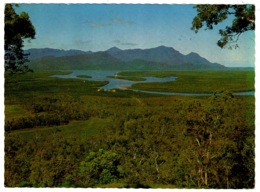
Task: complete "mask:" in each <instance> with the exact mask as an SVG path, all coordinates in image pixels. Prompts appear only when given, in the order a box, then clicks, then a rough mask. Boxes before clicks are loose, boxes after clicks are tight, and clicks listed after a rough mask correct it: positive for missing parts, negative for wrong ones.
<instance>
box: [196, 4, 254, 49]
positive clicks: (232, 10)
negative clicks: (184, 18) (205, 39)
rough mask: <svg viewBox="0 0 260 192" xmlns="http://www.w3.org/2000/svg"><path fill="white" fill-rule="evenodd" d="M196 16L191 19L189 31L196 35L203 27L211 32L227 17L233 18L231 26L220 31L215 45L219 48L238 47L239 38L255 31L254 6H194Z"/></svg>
mask: <svg viewBox="0 0 260 192" xmlns="http://www.w3.org/2000/svg"><path fill="white" fill-rule="evenodd" d="M195 8H196V9H197V16H195V17H194V18H193V21H192V27H191V29H192V30H194V31H195V33H197V32H198V31H199V29H201V28H202V27H203V26H204V25H205V28H206V29H209V30H212V29H213V25H218V24H219V23H221V22H222V21H224V20H226V19H227V18H228V17H234V19H233V21H232V25H231V26H226V28H225V29H220V30H219V34H220V36H221V38H220V40H218V42H217V45H218V46H219V47H221V48H224V47H225V46H227V45H229V48H232V47H235V48H237V47H238V44H237V41H238V39H239V36H240V35H241V34H242V33H244V32H246V31H250V30H251V31H252V30H255V6H254V5H196V6H195Z"/></svg>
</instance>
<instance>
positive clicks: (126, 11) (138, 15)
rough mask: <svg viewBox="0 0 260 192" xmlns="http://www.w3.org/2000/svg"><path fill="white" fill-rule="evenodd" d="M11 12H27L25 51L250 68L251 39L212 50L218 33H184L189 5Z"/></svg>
mask: <svg viewBox="0 0 260 192" xmlns="http://www.w3.org/2000/svg"><path fill="white" fill-rule="evenodd" d="M16 10H17V12H21V11H25V12H28V14H29V16H30V18H31V21H32V23H33V25H34V26H35V29H36V39H34V40H32V41H31V42H27V41H26V42H25V49H29V48H46V47H49V48H57V49H65V50H68V49H79V50H84V51H89V50H90V51H104V50H107V49H109V48H111V47H113V46H116V47H118V48H121V49H134V48H141V49H145V48H152V47H157V46H160V45H165V46H169V47H173V48H174V49H176V50H178V51H180V52H181V53H182V54H189V53H190V52H196V53H198V54H200V55H201V56H202V57H205V58H207V59H208V60H209V61H211V62H217V63H221V64H223V65H226V66H243V67H247V66H251V67H252V66H254V61H255V59H254V55H255V50H254V47H255V41H254V39H255V34H254V32H246V33H244V34H242V35H241V36H240V39H239V41H238V44H239V47H240V48H239V49H233V50H229V49H221V48H219V47H218V46H217V45H216V42H217V40H218V39H219V38H220V36H219V35H218V30H219V29H220V28H224V27H225V26H226V25H227V24H228V23H229V22H231V20H229V21H227V22H225V23H223V24H221V25H219V26H217V27H215V28H214V30H211V31H209V30H207V31H205V30H204V29H202V30H200V31H199V32H198V33H197V34H196V33H195V32H194V31H192V30H190V28H191V22H192V19H193V17H194V16H195V15H196V9H194V8H193V5H177V4H163V5H159V4H157V5H155V4H153V5H148V4H144V5H141V4H139V5H138V4H136V5H130V4H22V5H20V7H19V8H16Z"/></svg>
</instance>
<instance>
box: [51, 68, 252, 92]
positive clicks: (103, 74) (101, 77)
mask: <svg viewBox="0 0 260 192" xmlns="http://www.w3.org/2000/svg"><path fill="white" fill-rule="evenodd" d="M118 72H120V71H115V70H111V71H99V70H89V71H87V70H73V71H71V73H70V74H67V75H53V76H51V77H57V78H66V79H68V78H73V79H74V78H77V79H82V80H90V81H108V82H109V83H108V84H106V85H104V86H102V87H100V88H102V89H103V90H104V91H106V90H109V89H126V88H125V87H131V86H132V85H133V84H136V83H140V82H141V83H150V82H169V81H175V80H176V78H177V77H173V76H171V77H164V78H158V77H151V76H148V77H143V78H144V79H145V80H144V81H129V80H125V79H116V78H110V77H109V76H117V73H118ZM79 75H87V76H91V78H82V77H78V76H79ZM128 90H132V91H139V92H143V93H149V94H161V95H176V96H210V95H212V94H211V93H173V92H156V91H144V90H133V89H128ZM233 95H244V96H249V95H251V96H254V95H255V92H254V91H247V92H235V93H233Z"/></svg>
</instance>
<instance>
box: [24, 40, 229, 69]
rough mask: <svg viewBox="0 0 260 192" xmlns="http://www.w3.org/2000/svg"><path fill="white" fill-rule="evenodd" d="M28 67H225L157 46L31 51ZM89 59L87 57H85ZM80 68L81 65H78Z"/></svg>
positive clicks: (195, 54)
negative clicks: (100, 49)
mask: <svg viewBox="0 0 260 192" xmlns="http://www.w3.org/2000/svg"><path fill="white" fill-rule="evenodd" d="M25 53H30V56H29V59H30V60H31V62H30V63H29V66H30V67H31V68H32V69H38V70H41V69H42V70H44V69H51V68H55V69H65V68H66V69H69V68H70V69H86V70H87V69H99V70H102V69H104V70H105V69H109V67H111V69H127V70H131V69H138V70H152V69H156V70H168V69H178V70H182V69H183V70H189V69H190V70H196V69H199V70H201V69H205V70H208V69H213V70H221V69H225V68H226V67H225V66H223V65H221V64H218V63H211V62H210V61H208V60H207V59H206V58H204V57H201V56H200V55H199V54H198V53H195V52H191V53H189V54H187V55H184V54H182V53H180V52H179V51H178V50H176V49H174V48H173V47H166V46H163V45H161V46H158V47H154V48H149V49H126V50H122V49H120V48H118V47H111V48H109V49H107V50H105V51H97V52H92V51H81V50H73V49H71V50H62V49H52V48H44V49H29V50H26V51H25ZM86 55H87V56H86ZM79 64H80V65H79Z"/></svg>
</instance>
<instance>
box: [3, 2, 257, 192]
mask: <svg viewBox="0 0 260 192" xmlns="http://www.w3.org/2000/svg"><path fill="white" fill-rule="evenodd" d="M259 2H260V1H259ZM259 2H258V0H257V1H256V0H240V1H238V0H228V1H227V0H141V1H140V0H139V1H138V0H132V1H129V0H105V1H104V0H95V1H93V0H92V1H91V0H85V1H83V0H42V1H40V0H4V2H2V1H1V2H0V10H1V11H0V18H1V22H0V24H1V29H2V30H0V35H1V37H2V39H1V40H2V41H1V42H3V40H4V23H3V18H4V4H5V3H65V4H75V3H95V4H101V3H105V4H117V3H118V4H121V3H123V4H255V5H256V30H255V32H256V35H255V41H256V49H255V50H256V51H255V53H256V54H255V71H256V78H255V86H256V91H255V97H256V118H255V119H256V121H255V126H256V129H255V130H256V131H255V133H256V137H255V141H256V150H255V151H256V158H255V163H256V174H255V189H253V190H258V189H260V187H259V186H260V185H259V177H258V173H259V171H258V170H259V166H258V163H259V162H260V161H258V162H257V160H259V154H258V152H259V150H258V149H259V147H258V146H259V142H258V141H259V138H258V136H259V131H258V129H259V127H260V118H259V109H258V106H259V101H258V98H259V97H260V93H259V92H258V89H257V88H258V85H259V78H258V74H259V70H260V66H259V65H260V62H259V61H260V60H259V56H258V54H257V51H258V50H259V48H258V44H259V37H258V32H259V30H260V27H259V24H258V23H259V22H258V21H259V20H258V19H259V18H258V16H259V11H260V6H259ZM3 50H4V43H2V44H1V49H0V54H1V57H0V58H1V64H2V66H1V67H0V109H2V110H1V111H0V122H1V125H2V126H1V129H0V130H1V132H0V141H1V142H0V162H1V163H0V191H35V190H39V191H46V190H47V191H68V190H76V191H83V190H84V191H85V190H88V191H101V190H102V191H103V190H105V191H118V190H120V191H121V190H122V189H73V188H69V189H65V188H39V189H38V188H5V187H4V162H3V161H4V126H3V124H4V110H3V109H4V69H3V68H4V57H3V56H4V51H3ZM129 190H130V191H133V190H134V191H136V190H139V191H140V190H141V191H143V190H144V189H129ZM129 190H128V191H129ZM150 190H153V189H150ZM150 190H149V191H150ZM156 190H157V191H158V189H156ZM172 190H174V191H176V189H159V191H167V192H168V191H172ZM194 190H195V189H192V190H189V191H194ZM145 191H147V190H145ZM177 191H179V190H178V189H177ZM229 191H234V190H229ZM236 191H237V190H236Z"/></svg>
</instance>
